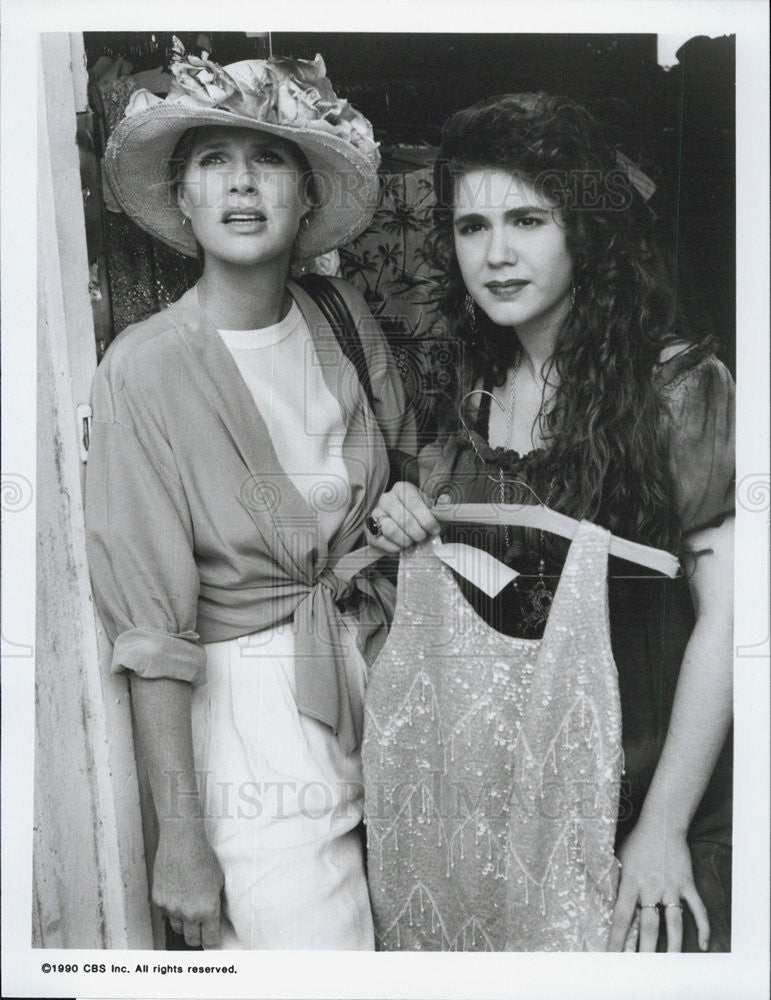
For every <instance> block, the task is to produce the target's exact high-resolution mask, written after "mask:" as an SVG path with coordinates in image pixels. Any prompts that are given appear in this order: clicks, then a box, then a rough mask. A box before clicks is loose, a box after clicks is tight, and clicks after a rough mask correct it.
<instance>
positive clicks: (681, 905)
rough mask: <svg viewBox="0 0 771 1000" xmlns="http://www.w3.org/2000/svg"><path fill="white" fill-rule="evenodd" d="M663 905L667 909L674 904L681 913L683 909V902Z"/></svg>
mask: <svg viewBox="0 0 771 1000" xmlns="http://www.w3.org/2000/svg"><path fill="white" fill-rule="evenodd" d="M661 905H662V906H663V907H664V909H665V910H666V909H669V907H670V906H674V907H676V908H677V909H678V910H680V912H681V913H682V911H683V904H682V903H662V904H661Z"/></svg>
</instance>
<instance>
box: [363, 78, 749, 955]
mask: <svg viewBox="0 0 771 1000" xmlns="http://www.w3.org/2000/svg"><path fill="white" fill-rule="evenodd" d="M630 168H631V164H630V161H628V160H626V159H625V158H624V157H623V156H622V155H621V154H620V153H619V152H618V150H617V148H616V146H615V144H614V140H613V136H612V134H611V133H610V130H609V129H608V128H607V127H606V126H605V125H604V124H603V123H602V122H600V121H598V120H596V118H595V117H593V116H592V115H591V114H590V113H589V112H588V111H587V110H586V109H585V108H583V107H582V106H580V105H578V104H577V103H575V102H574V101H572V100H569V99H567V98H563V97H553V96H547V95H543V94H524V95H507V96H503V97H498V98H494V99H491V100H488V101H485V102H483V103H481V104H478V105H475V106H474V107H472V108H468V109H465V110H463V111H460V112H458V113H456V114H455V115H453V116H452V117H451V118H450V119H449V121H448V122H447V123H446V125H445V128H444V132H443V138H442V145H441V150H440V154H439V158H438V161H437V165H436V168H435V187H436V197H437V204H436V209H435V214H434V221H435V229H434V233H433V243H432V248H433V255H434V260H435V263H436V264H437V266H438V268H439V272H440V280H441V288H440V300H439V305H440V309H441V312H442V314H443V316H444V317H445V319H446V322H447V325H448V328H449V330H450V332H451V333H452V334H454V335H455V336H456V337H457V338H458V339H459V340H460V343H461V345H462V346H463V348H464V354H463V363H462V365H461V366H460V368H459V371H458V373H457V380H456V381H457V385H456V388H457V393H456V398H455V399H453V400H452V405H450V404H449V403H448V404H446V405H443V406H442V407H441V408H440V414H439V418H440V419H439V424H440V433H439V438H438V440H437V441H436V442H434V443H433V444H431V445H429V446H427V447H426V448H425V449H424V450H423V452H422V453H421V456H420V466H421V487H422V491H421V490H418V489H417V488H416V487H415V486H411V485H409V484H406V483H399V484H397V485H396V487H394V489H393V490H392V491H391V492H390V493H387V494H386V495H385V496H384V497H382V498H381V500H380V502H379V504H378V505H377V507H376V509H375V510H374V511H373V517H374V518H375V521H374V522H373V523H375V524H376V525H377V528H378V530H379V532H380V534H379V537H378V538H375V539H373V544H375V545H378V546H380V548H381V549H382V550H384V551H390V552H395V551H398V550H400V549H403V548H406V547H408V546H411V545H412V544H413V543H415V542H419V541H421V540H423V539H425V538H426V535H427V533H429V532H430V533H436V532H437V531H438V530H439V522H438V520H437V519H436V518H434V516H433V513H435V508H434V509H433V511H432V507H433V501H436V500H437V499H438V498H442V497H446V496H449V497H450V498H451V499H453V500H459V501H463V502H482V503H500V502H505V503H514V504H532V503H538V502H540V503H543V504H545V505H547V506H548V507H550V508H553V509H555V510H556V511H558V512H561V513H562V514H566V515H569V516H571V517H573V518H576V519H579V520H582V521H591V522H594V524H596V525H600V526H602V527H603V528H605V529H608V530H609V531H610V532H612V533H613V534H614V535H618V536H622V537H624V538H627V539H631V540H634V541H636V542H639V543H643V544H646V545H650V546H655V547H659V548H663V549H667V550H669V551H670V552H671V553H674V554H676V555H678V556H679V558H680V560H681V563H682V565H683V568H684V574H683V575H682V576H681V577H680V578H678V579H675V580H667V579H665V578H664V577H661V576H651V574H650V572H646V571H644V570H642V569H641V568H640V567H639V566H635V565H634V564H632V563H630V562H628V561H622V560H620V559H618V558H617V557H611V558H610V561H609V568H608V574H609V585H608V590H609V618H610V638H611V643H612V652H613V659H614V660H615V664H616V668H617V671H618V689H619V691H620V703H621V721H622V734H623V735H622V740H623V752H624V759H625V772H624V777H623V781H622V784H621V796H620V805H619V810H618V822H617V828H616V839H615V845H616V853H617V856H618V859H619V860H620V862H621V868H620V881H619V883H618V891H617V895H616V897H615V906H614V909H613V915H612V924H611V925H610V926H609V928H608V933H607V936H606V943H607V947H608V948H610V949H611V950H613V949H621V948H622V947H623V946H626V947H634V946H636V947H639V949H640V950H641V951H653V950H655V949H656V948H659V949H662V948H666V949H667V950H669V951H680V950H698V949H702V950H705V949H707V948H709V949H710V950H717V951H722V950H728V949H729V948H730V842H731V841H730V832H731V792H730V783H731V759H730V754H731V743H730V737H729V731H730V725H731V656H732V618H731V607H732V524H733V521H732V514H733V479H734V445H733V399H734V390H733V384H732V380H731V377H730V375H729V374H728V372H727V370H726V369H725V368H724V366H723V365H722V364H721V363H720V362H719V361H718V360H717V359H716V358H715V356H714V354H713V353H712V348H711V345H710V344H709V343H708V342H706V341H705V340H704V339H699V338H694V337H691V336H687V335H686V334H685V333H684V332H683V331H682V329H681V328H680V327H679V326H678V314H677V311H676V309H675V306H674V295H673V292H672V289H671V286H670V285H669V283H668V281H667V279H666V273H665V269H664V267H663V266H662V263H661V258H660V256H659V255H658V253H657V251H656V248H655V243H654V239H653V235H652V232H651V229H652V226H651V214H650V212H649V211H648V209H647V208H646V206H645V204H644V202H643V200H642V199H641V198H640V196H639V193H638V192H637V191H636V190H634V188H633V186H632V184H630V175H631V176H634V175H633V172H632V169H630ZM638 176H639V175H638ZM444 538H445V539H452V540H455V541H463V540H465V541H472V542H473V544H474V545H476V546H479V547H481V548H484V549H486V550H487V551H488V552H490V553H491V554H492V555H494V556H496V557H497V558H498V559H500V560H503V561H504V562H506V563H508V564H509V565H511V566H512V567H513V568H514V569H515V570H517V571H518V572H519V573H520V574H521V576H520V577H519V578H518V579H517V580H515V581H514V582H513V583H510V584H509V585H508V586H506V587H505V588H504V589H503V590H502V591H501V592H500V594H498V596H496V597H494V598H489V597H486V596H485V595H484V594H482V592H481V591H479V590H478V589H476V587H474V586H470V585H469V584H468V583H466V582H465V581H463V580H460V581H459V583H460V586H461V589H462V591H463V594H464V595H465V597H466V599H467V600H468V601H469V602H470V603H471V605H472V606H473V608H474V609H475V611H476V612H477V614H478V615H480V616H481V617H482V618H483V619H484V620H485V621H486V622H487V623H488V624H489V625H491V626H493V628H494V629H495V630H496V631H497V632H499V633H503V634H505V635H507V636H512V637H517V638H519V639H535V640H537V639H540V638H541V636H543V634H544V626H545V623H546V622H547V620H548V616H549V608H550V605H551V601H552V597H553V595H554V591H555V586H556V583H557V580H558V578H559V574H560V572H561V570H562V567H563V563H564V561H565V554H566V548H567V546H566V545H565V544H564V543H563V542H562V541H561V540H559V539H555V538H553V537H552V536H550V535H548V534H546V533H545V532H544V531H536V530H533V529H517V528H510V527H507V528H505V529H504V528H503V527H497V528H493V527H491V528H487V529H483V528H480V526H479V525H475V526H474V527H473V528H472V527H471V526H465V525H452V526H451V527H449V528H448V529H447V530H446V531H445V533H444ZM376 681H377V675H375V678H373V687H372V688H371V689H370V698H371V699H373V700H374V699H377V698H378V697H380V696H381V695H382V692H383V690H384V688H383V687H382V686H378V685H377V684H376V683H375V682H376ZM439 683H441V681H440V682H439ZM447 683H448V684H449V683H450V680H449V678H448V680H447ZM472 684H473V681H472ZM547 697H548V696H547ZM370 705H371V708H372V713H373V716H377V715H378V713H380V714H381V715H382V714H383V713H382V712H380V709H382V708H384V706H382V705H379V704H375V703H374V701H371V702H370ZM372 738H373V739H374V737H372ZM485 738H487V737H483V739H485ZM494 738H495V734H494V732H493V731H492V729H491V731H490V736H489V739H490V740H491V741H492V740H493V739H494ZM487 749H488V747H486V746H485V745H484V744H483V745H481V746H479V747H477V751H478V755H479V758H480V759H484V757H485V753H486V752H487ZM445 752H446V751H445ZM372 756H373V758H376V757H377V745H376V740H375V742H374V744H373V747H372ZM445 759H446V758H445ZM365 763H366V745H365ZM479 773H480V774H481V773H482V771H481V769H480V771H479ZM380 778H382V775H381V776H379V779H378V780H380ZM470 797H473V796H470ZM406 836H407V837H409V834H406ZM515 847H516V845H515ZM400 850H401V856H402V857H408V856H409V844H408V845H407V846H405V844H404V836H402V838H401V844H400ZM411 864H412V865H413V866H418V867H419V865H418V863H417V862H416V861H415V856H414V854H413V855H412V861H411ZM480 871H481V868H480ZM447 875H448V878H449V876H450V866H449V865H448V870H447ZM405 877H406V878H412V877H414V878H415V879H417V880H418V881H420V878H421V873H420V872H419V871H415V870H414V868H412V869H409V870H408V871H407V872H406V874H405ZM423 884H424V885H425V881H424V883H423ZM456 890H457V894H456V897H455V898H456V900H457V905H458V907H461V908H462V907H463V906H464V905H465V903H464V900H465V901H467V899H468V897H467V896H464V892H465V889H464V888H463V887H457V886H456ZM383 892H384V893H386V894H387V893H388V886H384V887H383ZM570 904H571V901H570V900H568V901H566V906H569V905H570ZM373 905H374V906H375V911H376V928H377V911H378V906H377V900H376V899H375V898H373ZM491 905H492V904H491ZM566 912H567V911H566ZM481 922H482V923H484V918H482V919H481ZM638 928H639V939H637V938H636V935H637V933H638ZM380 930H381V931H382V928H380ZM633 936H634V941H633V942H632V943H631V944H630V940H631V938H632V937H633ZM409 946H410V947H436V946H438V945H436V944H426V943H425V942H420V941H418V942H417V943H415V942H414V941H413V943H412V944H410V945H409ZM441 946H442V947H446V946H448V945H447V944H446V942H445V943H443V944H442V945H441ZM537 946H538V945H537V944H536V947H537ZM543 946H544V947H545V946H546V945H543Z"/></svg>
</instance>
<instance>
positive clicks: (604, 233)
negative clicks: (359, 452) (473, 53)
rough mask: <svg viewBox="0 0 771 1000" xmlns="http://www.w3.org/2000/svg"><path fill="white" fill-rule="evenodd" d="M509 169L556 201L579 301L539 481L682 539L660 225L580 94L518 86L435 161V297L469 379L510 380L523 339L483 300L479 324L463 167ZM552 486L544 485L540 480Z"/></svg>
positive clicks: (632, 525) (570, 499)
mask: <svg viewBox="0 0 771 1000" xmlns="http://www.w3.org/2000/svg"><path fill="white" fill-rule="evenodd" d="M485 168H490V169H497V170H505V171H507V172H509V173H511V174H512V175H514V176H516V177H518V178H521V179H523V180H524V181H526V182H527V183H529V184H531V185H532V186H533V187H534V188H535V189H536V190H537V191H538V192H539V194H542V195H544V196H545V197H546V198H549V199H552V200H553V202H554V204H555V205H556V206H557V207H558V208H559V210H560V212H561V215H562V218H563V220H564V225H565V227H566V240H567V245H568V249H569V250H570V252H571V255H572V259H573V276H574V302H573V304H572V306H571V309H570V312H569V315H568V316H567V318H566V319H565V321H564V323H563V325H562V328H561V330H560V331H559V333H558V336H557V341H556V347H555V350H554V354H553V355H552V357H551V359H550V360H549V361H548V362H547V366H546V368H547V370H546V371H545V372H543V374H544V375H546V376H548V375H555V374H556V376H557V381H558V386H557V388H556V390H555V393H554V396H553V398H552V400H551V402H550V404H549V406H548V408H547V409H546V411H545V412H543V413H542V415H541V418H540V420H541V427H540V429H541V433H542V435H543V438H544V442H545V447H544V449H543V451H542V452H541V453H540V454H539V457H538V462H537V463H536V464H537V467H538V468H537V479H538V481H539V482H541V483H542V484H550V496H549V504H550V506H553V507H555V508H556V509H558V510H560V511H562V512H563V513H565V514H569V515H571V516H573V517H576V518H586V519H589V520H592V521H595V522H597V523H600V524H604V525H605V526H606V527H608V528H609V529H610V530H611V531H614V532H616V533H618V534H623V535H625V536H626V537H630V538H635V539H637V540H639V541H643V542H646V543H648V544H655V545H662V546H667V547H670V548H672V547H677V546H678V545H679V529H678V527H677V525H676V524H675V523H674V520H673V519H672V518H671V515H670V512H669V509H670V504H669V499H670V498H669V475H668V462H667V440H666V438H667V431H666V428H667V421H666V420H665V419H664V418H665V404H664V401H663V399H662V397H661V394H660V392H659V390H658V387H657V383H656V379H655V370H656V366H657V363H658V361H659V358H660V355H661V352H662V349H663V348H664V347H665V346H666V345H667V344H669V343H672V342H675V341H683V340H684V339H685V338H684V336H683V334H682V332H681V331H680V330H679V329H678V314H677V310H676V308H675V296H674V294H673V291H672V286H671V283H670V282H669V280H668V278H667V271H666V268H665V267H664V265H663V262H662V258H661V256H660V254H659V252H658V250H657V249H656V246H655V241H654V239H653V236H652V218H653V217H652V214H651V213H650V212H649V210H648V209H647V207H646V206H645V204H644V202H643V200H642V199H641V198H640V197H639V196H638V195H637V194H636V193H635V192H634V191H633V189H632V186H631V184H630V180H629V174H628V170H625V169H624V167H623V161H622V165H620V164H619V159H618V150H617V148H616V146H615V145H614V141H613V136H612V134H611V131H610V129H609V128H608V126H606V125H605V124H603V122H601V121H599V120H598V119H597V118H595V117H594V116H593V115H592V114H591V113H590V112H589V111H588V110H587V109H586V108H584V107H582V106H581V105H579V104H577V103H576V102H575V101H573V100H571V99H569V98H566V97H558V96H549V95H546V94H509V95H504V96H500V97H495V98H491V99H489V100H486V101H484V102H482V103H479V104H476V105H474V106H473V107H471V108H467V109H464V110H463V111H459V112H457V113H456V114H454V115H452V117H451V118H450V119H449V120H448V121H447V122H446V124H445V126H444V129H443V133H442V143H441V148H440V152H439V156H438V158H437V162H436V166H435V170H434V186H435V191H436V199H437V201H436V207H435V209H434V228H433V231H432V234H431V237H430V239H429V243H428V252H429V257H430V259H431V260H432V263H433V265H434V266H435V267H436V269H437V271H438V273H439V276H440V277H439V282H440V283H439V293H438V306H439V309H440V311H441V312H442V313H443V314H444V317H445V319H446V322H447V324H448V330H449V332H450V333H451V334H454V335H455V336H457V337H459V338H460V340H461V341H462V342H463V343H464V344H465V347H466V352H465V353H466V355H467V359H466V366H465V370H464V371H463V373H462V374H461V375H459V388H461V387H462V389H461V391H465V390H468V389H469V388H471V387H472V386H473V385H474V384H475V383H476V382H477V380H478V379H479V378H480V377H481V378H483V379H490V380H492V383H493V384H494V385H501V384H503V382H504V381H505V378H506V371H507V368H508V367H509V366H510V365H511V363H512V361H513V358H514V354H515V352H516V348H517V341H516V338H514V337H512V336H511V330H506V329H503V328H501V327H499V326H496V325H495V324H494V323H493V322H492V321H491V320H490V319H489V318H488V317H487V316H486V315H485V314H484V313H483V312H482V310H480V309H479V308H478V307H477V308H476V310H475V313H476V323H475V327H476V329H472V323H471V319H470V317H469V315H468V312H467V310H466V308H465V307H464V303H465V298H466V288H465V285H464V283H463V279H462V277H461V273H460V269H459V266H458V261H457V258H456V256H455V249H454V239H453V211H452V208H453V197H454V190H455V181H456V178H458V177H459V176H462V175H463V174H465V173H468V172H470V171H473V170H479V169H485ZM542 488H545V487H544V486H542Z"/></svg>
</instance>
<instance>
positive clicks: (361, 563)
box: [330, 503, 680, 597]
mask: <svg viewBox="0 0 771 1000" xmlns="http://www.w3.org/2000/svg"><path fill="white" fill-rule="evenodd" d="M432 513H433V514H434V517H436V519H437V521H441V522H443V523H446V524H449V523H463V524H487V525H501V526H503V525H510V526H512V527H520V528H536V529H540V530H543V531H549V532H551V533H552V534H554V535H561V536H562V537H563V538H568V539H572V538H573V537H574V536H575V534H576V532H577V531H578V528H579V526H580V524H581V522H580V521H578V520H577V519H576V518H574V517H568V516H567V514H560V513H559V511H556V510H552V509H551V508H550V507H546V506H544V505H543V504H539V505H537V506H536V505H534V504H489V503H459V504H450V503H443V504H435V505H434V506H433V508H432ZM609 550H610V553H611V555H614V556H618V557H619V558H620V559H626V560H628V561H629V562H633V563H637V564H638V565H640V566H645V567H647V568H648V569H652V570H655V571H656V572H657V573H661V574H663V575H664V576H667V577H669V578H670V579H674V578H675V577H676V576H677V574H678V572H679V570H680V563H679V561H678V559H677V557H676V556H673V555H672V553H671V552H667V551H665V550H664V549H656V548H653V547H652V546H650V545H642V544H640V543H639V542H631V541H629V540H628V539H626V538H619V537H618V535H611V536H610V546H609ZM434 551H435V553H436V555H437V556H438V557H439V558H440V559H441V560H442V561H443V562H445V563H446V564H447V565H448V566H450V568H451V569H453V570H455V571H456V572H457V573H460V575H461V576H464V577H465V578H466V579H468V580H470V582H471V583H473V584H474V585H475V586H478V587H480V588H481V589H482V590H484V591H485V592H486V593H487V594H488V595H489V596H491V597H494V596H495V594H497V593H499V591H500V590H502V589H503V587H504V586H505V585H506V584H507V583H509V582H510V581H511V580H513V579H514V578H515V577H517V576H519V575H520V574H519V573H517V572H516V570H513V569H512V568H511V567H510V566H507V565H506V564H505V563H503V562H501V561H500V560H499V559H496V558H495V557H494V556H491V555H490V554H489V553H487V552H485V551H484V550H482V549H477V548H474V547H472V546H470V545H465V544H463V543H457V542H455V543H452V542H451V543H447V544H441V543H440V542H439V540H438V539H435V540H434ZM383 555H384V553H383V552H380V551H379V550H378V549H375V548H373V547H372V546H371V545H365V546H363V547H362V548H359V549H354V550H353V551H352V552H349V553H347V554H346V555H344V556H342V558H341V559H339V560H338V561H337V563H335V564H334V565H333V566H332V567H330V568H331V569H332V570H333V571H334V573H335V574H336V575H337V576H338V577H340V579H342V580H350V579H351V578H352V577H353V576H355V575H356V574H357V573H360V572H361V571H362V570H364V569H366V568H367V566H370V565H371V564H372V563H374V562H377V560H378V559H381V558H382V557H383ZM480 581H486V582H480Z"/></svg>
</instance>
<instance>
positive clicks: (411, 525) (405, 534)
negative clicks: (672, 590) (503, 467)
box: [366, 483, 680, 579]
mask: <svg viewBox="0 0 771 1000" xmlns="http://www.w3.org/2000/svg"><path fill="white" fill-rule="evenodd" d="M441 523H465V524H474V523H476V524H490V525H501V526H503V525H511V526H515V527H525V528H537V529H540V530H543V531H549V532H551V533H552V534H556V535H560V536H562V537H563V538H573V536H574V535H575V533H576V531H577V529H578V526H579V523H580V522H579V521H578V520H576V519H575V518H573V517H568V516H567V515H566V514H560V513H559V512H558V511H555V510H552V509H551V508H550V507H547V506H545V505H544V504H540V503H539V504H450V503H443V502H441V498H440V500H439V501H438V502H437V503H436V504H434V505H433V506H431V505H429V503H428V500H427V497H426V496H425V494H424V493H422V491H421V490H419V489H417V487H415V486H413V485H411V484H410V483H397V484H396V486H394V488H393V490H391V491H390V492H389V493H386V494H384V495H383V496H382V497H381V498H380V501H379V502H378V504H377V505H376V507H375V508H374V510H373V512H372V514H371V515H370V517H368V518H367V522H366V527H367V541H368V543H370V545H371V546H372V547H373V548H374V549H377V550H379V551H380V552H381V554H382V553H395V552H398V551H400V550H401V549H403V548H407V547H409V546H410V545H413V544H415V543H416V542H421V541H424V540H425V539H426V538H427V537H428V536H429V535H437V534H438V533H439V530H440V527H441ZM610 552H611V554H612V555H614V556H618V557H619V558H621V559H626V560H628V561H630V562H634V563H637V564H638V565H640V566H645V567H647V568H648V569H652V570H655V571H656V572H657V573H663V574H664V575H665V576H668V577H670V578H671V579H674V577H676V576H677V574H678V572H679V569H680V564H679V562H678V560H677V558H676V557H675V556H673V555H672V554H671V553H670V552H666V551H664V550H663V549H655V548H652V547H651V546H649V545H641V544H640V543H639V542H632V541H629V540H628V539H625V538H619V537H618V536H617V535H611V540H610Z"/></svg>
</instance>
